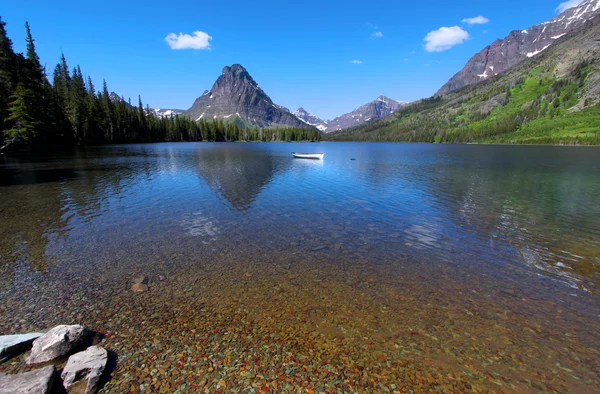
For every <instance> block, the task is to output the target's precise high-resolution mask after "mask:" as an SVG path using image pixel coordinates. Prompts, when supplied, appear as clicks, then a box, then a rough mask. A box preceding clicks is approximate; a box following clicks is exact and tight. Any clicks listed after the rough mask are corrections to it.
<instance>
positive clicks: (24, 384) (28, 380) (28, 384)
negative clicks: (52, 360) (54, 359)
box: [0, 366, 55, 394]
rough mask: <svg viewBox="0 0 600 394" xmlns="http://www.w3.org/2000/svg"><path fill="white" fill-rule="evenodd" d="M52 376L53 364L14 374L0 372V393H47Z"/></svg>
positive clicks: (53, 374) (53, 373) (53, 371)
mask: <svg viewBox="0 0 600 394" xmlns="http://www.w3.org/2000/svg"><path fill="white" fill-rule="evenodd" d="M54 376H55V370H54V367H53V366H49V367H44V368H41V369H36V370H34V371H31V372H25V373H19V374H15V375H6V374H1V373H0V394H47V393H50V390H52V383H53V382H54Z"/></svg>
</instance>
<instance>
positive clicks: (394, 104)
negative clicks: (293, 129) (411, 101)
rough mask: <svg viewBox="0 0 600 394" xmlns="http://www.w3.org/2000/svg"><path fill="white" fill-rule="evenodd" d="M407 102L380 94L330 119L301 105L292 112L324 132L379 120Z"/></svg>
mask: <svg viewBox="0 0 600 394" xmlns="http://www.w3.org/2000/svg"><path fill="white" fill-rule="evenodd" d="M407 104H408V103H407V102H404V101H396V100H393V99H391V98H389V97H386V96H384V95H380V96H378V97H377V98H376V99H375V100H373V101H370V102H368V103H366V104H363V105H361V106H360V107H358V108H356V109H354V110H352V111H350V112H348V113H345V114H343V115H340V116H338V117H336V118H334V119H331V120H330V119H327V120H323V119H321V118H319V117H318V116H315V115H313V114H310V113H308V112H307V111H306V110H305V109H304V108H302V107H300V108H298V109H297V110H296V111H294V112H293V114H294V115H295V116H296V117H297V118H298V119H300V120H302V121H303V122H305V123H306V124H309V125H311V126H315V127H317V128H318V129H319V130H321V131H323V132H325V133H331V132H334V131H338V130H342V129H346V128H349V127H354V126H358V125H361V124H364V123H367V122H373V121H376V120H379V119H381V118H384V117H386V116H388V115H390V114H392V113H394V112H395V111H397V110H398V109H399V108H401V107H403V106H405V105H407Z"/></svg>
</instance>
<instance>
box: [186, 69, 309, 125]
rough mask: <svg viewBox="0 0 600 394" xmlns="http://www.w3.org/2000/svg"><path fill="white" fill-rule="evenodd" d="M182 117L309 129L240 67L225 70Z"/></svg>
mask: <svg viewBox="0 0 600 394" xmlns="http://www.w3.org/2000/svg"><path fill="white" fill-rule="evenodd" d="M185 114H186V115H188V116H190V117H191V118H192V119H194V120H196V121H198V120H200V119H223V120H234V119H235V120H237V121H238V122H242V123H244V124H246V125H250V126H258V127H276V126H278V127H310V126H309V125H307V124H306V123H304V122H302V121H301V120H299V119H298V118H296V117H295V116H294V115H292V114H291V113H290V112H289V110H287V108H285V107H281V106H278V105H276V104H274V103H273V101H272V100H271V98H270V97H269V96H267V94H266V93H265V92H264V91H263V90H262V89H261V88H260V87H259V86H258V84H257V83H256V82H255V81H254V79H252V77H251V76H250V74H249V73H248V71H246V69H245V68H244V67H242V66H241V65H239V64H234V65H232V66H228V67H224V68H223V73H222V74H221V75H220V76H219V78H217V81H216V82H215V83H214V85H213V86H212V88H211V89H210V90H207V91H205V92H204V94H202V96H200V97H198V98H197V99H196V101H195V102H194V104H193V105H192V107H191V108H190V109H188V110H187V111H185Z"/></svg>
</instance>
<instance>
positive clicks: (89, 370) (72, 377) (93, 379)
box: [61, 346, 108, 393]
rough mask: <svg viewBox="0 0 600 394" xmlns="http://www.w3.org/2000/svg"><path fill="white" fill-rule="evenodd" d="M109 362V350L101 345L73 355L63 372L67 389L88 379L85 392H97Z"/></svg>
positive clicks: (62, 376)
mask: <svg viewBox="0 0 600 394" xmlns="http://www.w3.org/2000/svg"><path fill="white" fill-rule="evenodd" d="M107 362H108V352H107V351H106V349H104V348H102V347H100V346H90V347H89V348H87V350H85V351H83V352H79V353H76V354H74V355H72V356H71V357H69V361H67V365H65V368H64V369H63V372H62V374H61V378H62V379H63V385H64V387H65V389H67V390H68V389H69V388H70V387H71V386H72V385H74V384H75V383H78V382H80V381H82V380H87V386H86V388H85V393H96V392H97V391H98V383H99V382H100V378H101V377H102V373H103V372H104V370H105V368H106V364H107Z"/></svg>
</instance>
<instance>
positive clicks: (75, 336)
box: [26, 324, 90, 365]
mask: <svg viewBox="0 0 600 394" xmlns="http://www.w3.org/2000/svg"><path fill="white" fill-rule="evenodd" d="M89 335H90V330H88V329H87V328H85V327H83V326H80V325H78V324H77V325H72V326H65V325H60V326H56V327H54V328H53V329H51V330H50V331H48V332H47V333H46V334H44V335H42V336H41V337H39V338H38V339H36V340H35V341H33V347H32V349H31V355H30V356H29V357H28V358H27V361H26V362H27V364H29V365H31V364H39V363H45V362H47V361H51V360H54V359H55V358H58V357H61V356H64V355H67V354H69V353H71V352H73V351H74V350H77V348H79V347H80V346H82V345H84V344H85V341H86V340H87V338H88V337H89Z"/></svg>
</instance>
